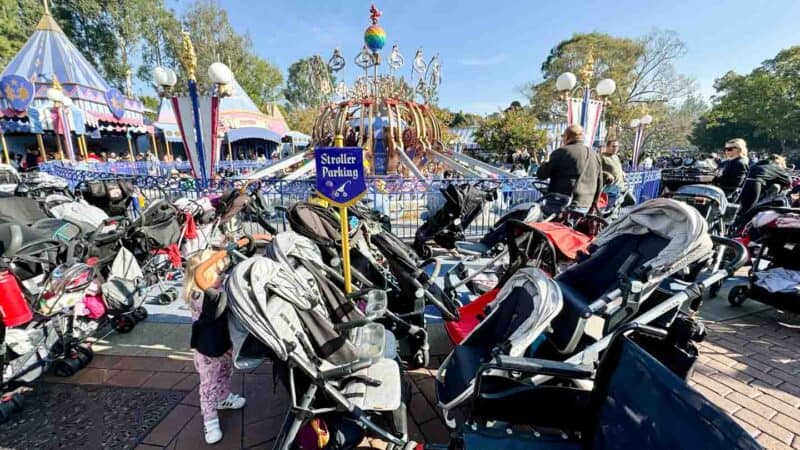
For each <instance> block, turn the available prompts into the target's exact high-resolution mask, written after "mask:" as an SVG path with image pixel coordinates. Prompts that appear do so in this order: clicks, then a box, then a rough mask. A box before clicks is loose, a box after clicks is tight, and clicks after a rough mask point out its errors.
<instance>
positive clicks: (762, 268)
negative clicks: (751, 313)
mask: <svg viewBox="0 0 800 450" xmlns="http://www.w3.org/2000/svg"><path fill="white" fill-rule="evenodd" d="M749 235H750V236H751V238H752V240H753V241H755V242H757V243H758V244H759V246H758V247H757V250H756V252H755V253H756V254H755V258H754V260H753V263H752V266H751V267H750V272H749V273H748V275H747V281H748V283H747V284H746V285H740V286H736V287H734V288H733V289H731V291H730V293H729V295H728V302H729V303H730V304H731V305H732V306H740V305H741V304H742V303H744V301H745V300H747V299H748V298H750V299H753V300H755V301H757V302H760V303H764V304H767V305H771V306H774V307H776V308H780V309H784V310H787V311H792V312H795V313H800V305H798V298H800V289H798V286H800V209H793V208H772V209H769V210H766V211H762V212H760V213H759V214H757V215H756V216H755V217H754V218H753V220H752V221H751V222H750V233H749Z"/></svg>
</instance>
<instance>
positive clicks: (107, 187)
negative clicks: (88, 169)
mask: <svg viewBox="0 0 800 450" xmlns="http://www.w3.org/2000/svg"><path fill="white" fill-rule="evenodd" d="M76 191H77V192H78V193H79V194H80V195H81V196H82V197H83V199H84V200H86V201H87V202H88V203H89V204H91V205H94V206H97V207H98V208H100V209H102V210H103V211H105V212H106V213H107V214H108V215H109V216H127V213H128V207H129V206H130V205H131V198H132V196H133V191H134V184H133V180H132V179H127V178H116V179H112V180H92V181H86V182H84V183H81V184H80V185H79V186H78V187H76Z"/></svg>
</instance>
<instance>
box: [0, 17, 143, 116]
mask: <svg viewBox="0 0 800 450" xmlns="http://www.w3.org/2000/svg"><path fill="white" fill-rule="evenodd" d="M6 75H18V76H22V77H25V78H27V79H28V80H30V81H31V82H32V83H34V85H35V94H34V101H33V104H32V105H31V106H33V107H35V108H41V107H46V106H48V105H49V100H48V99H47V89H48V88H49V87H51V86H52V83H53V79H54V78H55V79H57V80H58V82H59V83H60V84H61V85H62V87H63V89H64V93H65V94H66V95H67V96H69V97H70V98H71V99H72V101H73V102H74V104H75V106H77V107H78V108H80V109H81V110H83V111H84V112H85V113H87V117H86V121H87V123H88V124H90V125H96V124H97V121H98V120H103V121H107V122H110V123H114V124H117V125H123V126H125V127H127V126H134V127H143V126H144V122H143V115H142V112H143V109H144V107H143V105H142V103H141V102H140V101H139V100H136V99H132V98H124V99H123V101H124V109H125V113H124V115H123V116H122V117H121V118H119V119H118V118H115V117H114V116H113V115H112V114H111V110H110V108H109V107H108V103H107V101H106V92H108V91H109V90H110V89H111V88H112V86H110V85H109V84H108V83H107V82H106V80H104V79H103V77H102V76H100V74H99V73H98V72H97V70H96V69H95V68H94V67H93V66H92V64H91V63H89V61H88V60H87V59H86V58H85V57H84V56H83V55H82V54H81V52H80V50H78V48H77V47H75V45H74V44H73V43H72V42H70V40H69V39H68V38H67V36H66V35H65V34H64V32H63V31H62V30H61V27H59V26H58V23H56V21H55V19H53V16H51V15H50V13H49V11H47V10H46V11H45V14H44V15H43V16H42V18H41V20H40V21H39V24H38V25H37V26H36V30H35V31H34V33H33V35H32V36H31V37H30V38H29V39H28V42H27V43H25V45H24V46H23V47H22V49H21V50H20V51H19V52H18V53H17V55H16V56H15V57H14V59H12V60H11V62H10V63H9V64H8V66H7V67H6V68H5V69H4V70H3V72H2V74H1V75H0V77H2V76H6Z"/></svg>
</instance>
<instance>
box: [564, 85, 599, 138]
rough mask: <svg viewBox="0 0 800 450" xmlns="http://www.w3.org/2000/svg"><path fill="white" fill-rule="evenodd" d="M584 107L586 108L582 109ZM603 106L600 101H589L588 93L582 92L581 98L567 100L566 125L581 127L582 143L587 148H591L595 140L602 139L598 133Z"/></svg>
mask: <svg viewBox="0 0 800 450" xmlns="http://www.w3.org/2000/svg"><path fill="white" fill-rule="evenodd" d="M584 105H587V106H588V107H587V108H584V107H583V106H584ZM604 106H605V105H604V103H603V102H602V101H600V100H591V99H589V92H588V91H586V92H584V96H583V98H573V97H570V98H568V99H567V123H568V124H569V125H575V124H578V125H580V126H582V127H583V143H584V144H585V145H586V146H587V147H589V148H592V146H593V145H594V141H595V139H597V138H601V137H602V136H600V135H599V131H600V128H601V126H600V122H601V118H602V116H603V107H604Z"/></svg>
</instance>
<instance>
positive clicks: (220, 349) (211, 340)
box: [184, 250, 246, 444]
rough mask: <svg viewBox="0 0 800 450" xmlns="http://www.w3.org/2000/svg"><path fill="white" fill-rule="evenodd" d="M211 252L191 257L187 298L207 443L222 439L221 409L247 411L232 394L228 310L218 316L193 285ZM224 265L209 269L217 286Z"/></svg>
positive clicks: (242, 400)
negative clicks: (190, 313)
mask: <svg viewBox="0 0 800 450" xmlns="http://www.w3.org/2000/svg"><path fill="white" fill-rule="evenodd" d="M212 254H213V252H212V251H211V250H204V251H203V252H201V253H200V255H198V256H195V257H194V258H192V259H191V260H190V261H189V263H188V264H187V267H186V286H185V287H184V299H185V301H186V303H187V304H188V305H189V307H190V309H191V311H192V320H193V321H194V322H193V323H192V338H191V345H192V348H193V349H194V367H195V369H196V370H197V373H198V375H199V376H200V389H199V391H200V413H201V414H202V416H203V430H204V432H205V440H206V443H208V444H214V443H217V442H219V441H220V440H222V428H220V423H219V415H218V413H217V410H220V409H241V408H244V405H245V403H246V400H245V398H244V397H242V396H240V395H237V394H234V393H233V392H231V379H232V376H233V360H232V359H231V339H230V333H229V331H228V320H227V317H226V312H225V310H222V313H221V314H220V313H218V311H219V309H220V308H219V307H218V305H217V302H216V301H214V300H213V297H209V295H211V294H208V293H205V292H203V291H202V290H200V289H199V288H198V287H197V285H196V284H195V283H194V278H195V277H194V275H195V272H196V271H197V270H198V268H199V266H200V264H201V263H202V262H203V261H205V260H206V259H208V258H209V257H211V255H212ZM224 265H225V262H224V260H223V261H220V262H219V263H218V264H216V266H215V267H212V268H211V269H210V270H213V271H215V275H216V280H217V283H218V284H220V283H221V282H222V278H221V276H220V274H221V272H222V270H223V269H224Z"/></svg>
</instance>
